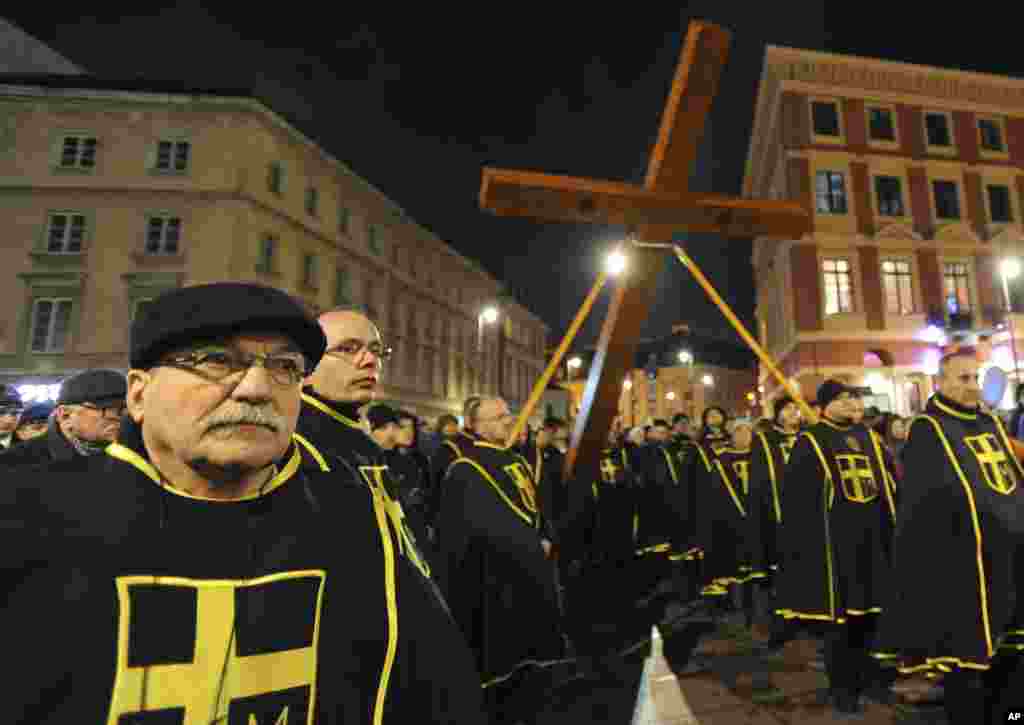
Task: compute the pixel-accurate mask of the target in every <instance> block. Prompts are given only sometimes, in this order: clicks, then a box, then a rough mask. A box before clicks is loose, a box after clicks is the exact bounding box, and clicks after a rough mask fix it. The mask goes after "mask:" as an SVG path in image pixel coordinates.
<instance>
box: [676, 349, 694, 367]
mask: <svg viewBox="0 0 1024 725" xmlns="http://www.w3.org/2000/svg"><path fill="white" fill-rule="evenodd" d="M679 363H680V364H681V365H692V364H693V353H692V352H690V351H689V350H680V351H679Z"/></svg>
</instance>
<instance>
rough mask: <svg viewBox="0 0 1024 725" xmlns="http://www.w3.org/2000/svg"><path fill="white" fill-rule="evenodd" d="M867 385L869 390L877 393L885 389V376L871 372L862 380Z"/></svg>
mask: <svg viewBox="0 0 1024 725" xmlns="http://www.w3.org/2000/svg"><path fill="white" fill-rule="evenodd" d="M864 382H865V383H867V386H868V387H869V388H871V392H873V393H876V394H879V393H882V392H884V391H885V378H883V377H882V376H881V375H879V374H878V373H871V374H870V375H868V376H867V378H865V380H864Z"/></svg>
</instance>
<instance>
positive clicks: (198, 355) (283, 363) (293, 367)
mask: <svg viewBox="0 0 1024 725" xmlns="http://www.w3.org/2000/svg"><path fill="white" fill-rule="evenodd" d="M257 364H259V365H262V366H263V367H264V368H265V369H266V371H267V374H268V375H269V376H270V379H271V380H273V381H274V382H275V383H277V384H278V385H295V384H296V383H300V382H302V379H303V378H304V377H306V372H307V371H306V357H305V356H304V355H303V354H302V353H299V352H281V353H276V354H273V355H263V354H260V353H255V352H254V353H243V352H237V351H234V350H223V349H218V348H214V349H209V350H197V351H195V352H190V353H186V354H182V355H175V356H172V357H169V358H166V359H165V360H164V361H163V362H162V363H160V365H161V366H163V367H171V368H179V369H181V370H186V371H188V372H192V373H196V374H197V375H200V376H202V377H205V378H208V379H210V380H214V381H216V382H220V381H222V380H225V379H226V378H229V377H231V376H233V375H238V374H239V373H245V372H246V371H248V370H249V368H251V367H253V366H254V365H257Z"/></svg>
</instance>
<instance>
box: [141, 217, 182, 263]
mask: <svg viewBox="0 0 1024 725" xmlns="http://www.w3.org/2000/svg"><path fill="white" fill-rule="evenodd" d="M180 241H181V219H179V218H178V217H176V216H167V217H164V216H155V217H150V218H149V222H148V224H147V225H146V254H177V253H178V250H179V244H178V243H179V242H180Z"/></svg>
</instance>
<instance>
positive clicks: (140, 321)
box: [131, 282, 327, 370]
mask: <svg viewBox="0 0 1024 725" xmlns="http://www.w3.org/2000/svg"><path fill="white" fill-rule="evenodd" d="M245 333H264V334H266V333H279V334H281V335H284V336H285V337H287V338H289V339H290V340H291V341H292V342H294V343H295V345H296V346H297V347H298V348H299V350H300V351H301V352H302V354H303V355H305V357H306V363H307V366H308V370H313V369H314V368H315V367H316V366H317V365H318V364H319V363H320V358H322V357H323V355H324V350H325V349H326V348H327V338H325V337H324V332H323V330H322V329H321V328H320V324H319V323H318V322H317V321H316V320H315V319H313V317H312V315H310V314H309V313H308V312H307V311H306V309H305V308H304V307H303V306H302V305H301V304H300V303H299V302H298V301H296V300H295V299H294V298H292V297H291V296H290V295H288V294H287V293H285V292H283V291H281V290H279V289H275V288H274V287H267V286H265V285H258V284H249V283H243V282H215V283H213V284H204V285H196V286H192V287H182V288H181V289H176V290H173V291H171V292H168V293H166V294H163V295H161V296H160V297H157V298H156V299H155V300H153V301H152V302H150V303H149V304H148V305H146V306H145V307H143V308H142V309H141V310H140V312H139V314H138V316H137V317H136V318H135V321H134V322H133V323H132V329H131V341H132V342H131V366H132V367H133V368H136V369H140V370H146V369H148V368H151V367H153V366H154V365H156V364H157V363H158V362H159V360H160V358H161V357H163V356H164V355H166V354H167V353H169V352H171V351H173V350H175V349H178V348H181V347H185V346H187V345H189V344H190V343H194V342H196V341H199V340H215V339H218V338H223V337H231V336H234V335H241V334H245Z"/></svg>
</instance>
